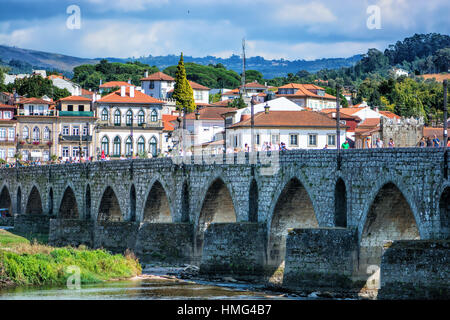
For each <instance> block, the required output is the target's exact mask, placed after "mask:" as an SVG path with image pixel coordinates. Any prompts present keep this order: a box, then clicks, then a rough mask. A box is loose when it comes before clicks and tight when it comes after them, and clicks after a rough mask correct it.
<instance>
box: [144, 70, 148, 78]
mask: <svg viewBox="0 0 450 320" xmlns="http://www.w3.org/2000/svg"><path fill="white" fill-rule="evenodd" d="M144 78H148V70H145V73H144Z"/></svg>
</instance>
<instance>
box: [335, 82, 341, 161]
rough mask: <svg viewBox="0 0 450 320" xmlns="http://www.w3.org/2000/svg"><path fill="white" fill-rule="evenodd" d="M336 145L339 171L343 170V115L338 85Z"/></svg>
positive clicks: (337, 86)
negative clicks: (340, 107)
mask: <svg viewBox="0 0 450 320" xmlns="http://www.w3.org/2000/svg"><path fill="white" fill-rule="evenodd" d="M336 143H337V169H338V170H341V114H340V109H339V85H338V84H336Z"/></svg>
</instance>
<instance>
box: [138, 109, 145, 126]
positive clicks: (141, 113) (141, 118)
mask: <svg viewBox="0 0 450 320" xmlns="http://www.w3.org/2000/svg"><path fill="white" fill-rule="evenodd" d="M144 122H145V113H144V110H140V111H139V113H138V125H139V126H142V124H143V123H144Z"/></svg>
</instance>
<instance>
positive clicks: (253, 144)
mask: <svg viewBox="0 0 450 320" xmlns="http://www.w3.org/2000/svg"><path fill="white" fill-rule="evenodd" d="M255 104H256V96H253V97H252V98H251V100H250V105H251V107H250V110H251V121H250V128H251V129H250V134H251V135H252V137H251V144H252V150H251V152H254V151H255Z"/></svg>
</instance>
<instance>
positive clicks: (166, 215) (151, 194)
mask: <svg viewBox="0 0 450 320" xmlns="http://www.w3.org/2000/svg"><path fill="white" fill-rule="evenodd" d="M142 219H143V220H142V221H144V222H152V223H168V222H173V219H172V210H171V207H170V202H169V197H168V193H167V191H166V188H165V187H164V186H163V184H162V183H161V182H160V180H158V179H155V181H154V182H153V184H152V185H151V188H150V191H148V193H147V197H146V200H145V203H144V206H143V212H142Z"/></svg>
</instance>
